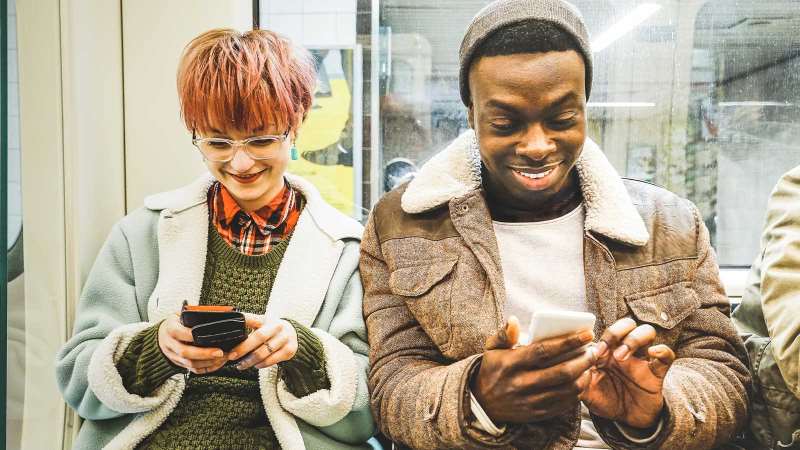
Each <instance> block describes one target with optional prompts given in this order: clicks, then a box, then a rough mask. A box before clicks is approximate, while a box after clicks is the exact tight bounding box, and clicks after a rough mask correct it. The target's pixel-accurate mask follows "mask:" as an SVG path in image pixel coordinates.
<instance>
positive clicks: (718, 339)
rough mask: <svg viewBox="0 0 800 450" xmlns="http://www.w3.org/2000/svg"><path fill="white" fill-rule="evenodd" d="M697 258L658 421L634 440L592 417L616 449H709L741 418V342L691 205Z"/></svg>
mask: <svg viewBox="0 0 800 450" xmlns="http://www.w3.org/2000/svg"><path fill="white" fill-rule="evenodd" d="M692 211H693V213H694V216H695V222H696V223H697V230H698V232H697V236H696V242H697V243H696V246H697V254H698V258H697V262H696V268H695V271H694V277H693V279H692V280H691V287H692V290H693V291H694V293H695V294H696V295H697V297H698V299H699V302H700V306H699V307H698V308H697V309H696V310H695V311H694V312H692V313H691V314H690V315H689V316H688V317H687V318H686V319H684V320H683V321H682V322H681V324H680V325H679V326H682V330H681V332H680V335H679V336H678V339H677V340H676V344H675V348H673V350H674V351H675V354H676V356H677V359H676V360H675V362H674V363H673V365H672V366H671V367H670V369H669V372H668V373H667V376H666V378H665V379H664V387H663V392H664V400H665V408H666V409H665V412H664V416H663V417H664V420H665V422H664V426H663V428H662V431H661V433H660V435H659V436H658V437H657V438H656V439H655V440H653V441H651V442H649V443H647V444H640V445H637V444H634V443H632V442H630V441H628V440H626V439H624V438H623V436H622V435H621V434H620V433H619V430H618V428H617V427H615V426H613V425H612V423H611V422H610V421H608V420H604V419H599V418H597V417H593V418H594V421H595V424H598V429H599V430H601V434H602V435H603V440H605V441H606V442H607V443H609V444H610V445H611V446H612V447H613V448H620V449H663V450H667V449H675V448H680V449H685V450H694V449H698V450H699V449H711V448H716V447H718V446H720V445H721V444H724V443H726V442H729V441H731V440H732V439H733V438H734V437H735V435H736V433H737V432H738V431H739V430H741V429H742V427H743V426H744V425H745V424H746V422H747V414H748V394H749V392H748V391H749V389H750V374H749V372H748V370H747V367H746V365H745V363H744V361H746V358H747V356H746V354H745V350H744V345H743V343H742V341H741V339H740V338H739V336H738V334H737V333H736V330H735V328H734V327H733V323H732V322H731V320H730V318H729V312H730V303H729V301H728V298H727V296H726V295H725V290H724V288H723V286H722V283H721V282H720V279H719V268H718V266H717V262H716V256H715V254H714V250H713V249H712V248H711V244H710V241H709V235H708V230H707V229H706V227H705V225H704V224H703V221H702V220H701V219H700V214H699V212H698V211H697V209H696V208H695V207H694V206H692Z"/></svg>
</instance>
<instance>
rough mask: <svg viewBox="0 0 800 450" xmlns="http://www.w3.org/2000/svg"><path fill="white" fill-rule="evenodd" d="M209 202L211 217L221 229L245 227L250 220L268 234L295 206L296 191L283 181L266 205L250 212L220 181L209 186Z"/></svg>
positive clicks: (260, 230) (283, 220)
mask: <svg viewBox="0 0 800 450" xmlns="http://www.w3.org/2000/svg"><path fill="white" fill-rule="evenodd" d="M209 196H210V197H211V202H210V204H209V207H210V211H211V217H213V218H215V222H217V223H219V224H220V225H221V227H222V228H223V229H228V228H233V227H236V226H241V227H247V226H250V221H252V222H253V223H254V224H255V226H256V228H257V229H258V231H259V232H260V233H261V234H264V235H266V234H269V233H271V232H272V231H274V230H275V229H277V228H278V227H280V226H281V225H282V224H283V223H284V222H285V221H286V218H287V217H289V213H290V212H291V211H292V209H293V208H294V207H295V206H296V193H295V192H294V189H292V188H291V187H289V184H288V183H285V182H284V185H283V189H281V191H280V192H279V193H278V195H276V196H275V197H274V198H273V199H272V200H270V201H269V203H267V204H266V205H264V206H262V207H261V208H259V209H258V210H256V211H253V212H252V213H247V212H245V211H244V210H243V209H242V208H241V207H239V204H238V203H236V200H235V199H234V198H233V196H232V195H231V193H230V192H229V191H228V190H227V189H226V188H225V186H223V185H222V183H220V182H216V183H214V184H213V185H212V186H211V189H210V192H209Z"/></svg>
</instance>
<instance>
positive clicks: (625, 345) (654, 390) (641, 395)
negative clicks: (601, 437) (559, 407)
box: [580, 317, 675, 428]
mask: <svg viewBox="0 0 800 450" xmlns="http://www.w3.org/2000/svg"><path fill="white" fill-rule="evenodd" d="M655 337H656V330H655V329H654V328H653V327H652V326H650V325H640V326H638V327H637V326H636V322H635V321H634V320H633V319H631V318H627V317H626V318H624V319H620V320H618V321H617V322H615V323H614V324H613V325H611V326H610V327H608V329H607V330H606V331H605V332H604V333H603V336H602V338H601V340H600V342H599V343H598V344H597V347H596V348H595V352H596V353H597V363H596V364H595V367H593V368H592V369H591V371H590V373H591V381H590V382H589V385H588V387H587V388H586V390H585V391H584V392H583V393H582V394H581V396H580V399H581V400H582V401H583V402H584V403H585V404H586V407H587V408H589V411H591V412H592V413H594V414H596V415H598V416H600V417H605V418H607V419H611V420H615V421H617V422H621V423H624V424H626V425H629V426H631V427H634V428H648V427H651V426H653V425H655V424H656V423H657V422H658V420H659V417H660V415H661V410H662V409H663V408H664V395H663V394H662V390H661V389H662V386H663V383H664V377H665V376H666V375H667V371H668V370H669V367H670V365H672V363H673V362H674V361H675V352H673V351H672V349H671V348H669V347H668V346H666V345H663V344H662V345H654V346H651V344H652V343H653V341H654V340H655ZM637 352H644V353H646V356H644V357H639V356H636V355H635V354H636V353H637Z"/></svg>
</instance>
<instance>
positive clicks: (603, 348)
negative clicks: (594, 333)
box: [595, 341, 608, 358]
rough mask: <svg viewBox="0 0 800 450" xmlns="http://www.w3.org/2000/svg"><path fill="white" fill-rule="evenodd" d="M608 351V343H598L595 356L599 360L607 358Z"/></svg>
mask: <svg viewBox="0 0 800 450" xmlns="http://www.w3.org/2000/svg"><path fill="white" fill-rule="evenodd" d="M607 351H608V344H606V341H600V342H598V343H597V347H595V354H596V355H597V357H598V358H602V357H603V356H606V352H607Z"/></svg>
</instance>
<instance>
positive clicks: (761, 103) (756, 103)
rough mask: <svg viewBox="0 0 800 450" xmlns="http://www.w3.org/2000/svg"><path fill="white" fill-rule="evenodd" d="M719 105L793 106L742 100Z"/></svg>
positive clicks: (782, 103)
mask: <svg viewBox="0 0 800 450" xmlns="http://www.w3.org/2000/svg"><path fill="white" fill-rule="evenodd" d="M719 106H794V103H786V102H756V101H744V102H719Z"/></svg>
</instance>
